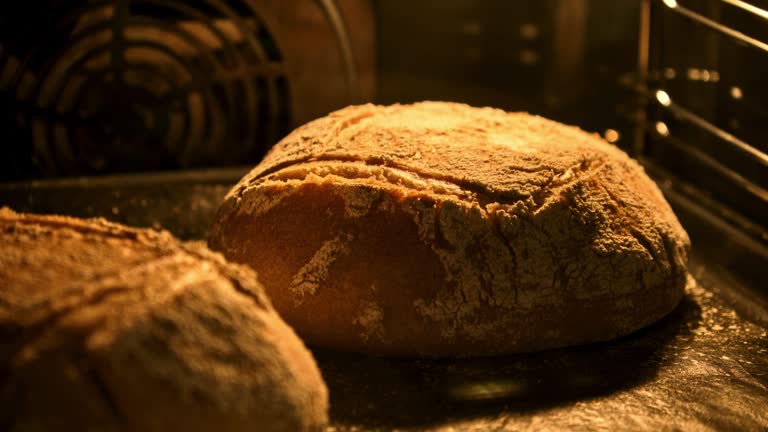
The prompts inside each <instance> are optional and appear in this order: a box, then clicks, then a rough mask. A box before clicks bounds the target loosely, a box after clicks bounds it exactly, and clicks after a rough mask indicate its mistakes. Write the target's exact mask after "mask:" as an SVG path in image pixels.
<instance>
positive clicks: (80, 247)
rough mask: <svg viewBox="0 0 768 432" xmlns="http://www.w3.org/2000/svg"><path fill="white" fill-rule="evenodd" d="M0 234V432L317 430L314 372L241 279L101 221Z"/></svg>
mask: <svg viewBox="0 0 768 432" xmlns="http://www.w3.org/2000/svg"><path fill="white" fill-rule="evenodd" d="M0 233H1V234H0V235H1V237H0V333H2V342H1V344H0V346H1V347H2V350H0V365H2V384H1V385H2V393H0V430H4V431H10V432H14V431H78V432H79V431H137V432H138V431H141V432H147V431H158V432H159V431H162V432H167V431H184V432H190V431H217V432H218V431H254V430H259V431H314V430H322V428H323V425H324V424H325V423H326V421H327V410H328V402H327V391H326V388H325V384H324V383H323V380H322V378H321V376H320V373H319V371H318V369H317V366H316V364H315V362H314V359H313V358H312V355H311V354H310V353H309V351H307V349H306V348H305V347H304V345H303V343H302V342H301V341H300V340H299V339H298V337H297V336H296V334H295V333H294V332H293V330H291V328H290V327H288V326H287V325H286V324H285V323H284V322H283V321H282V320H281V319H280V317H279V316H278V315H277V313H276V312H275V311H274V309H273V308H272V306H271V305H270V302H269V300H268V299H267V297H266V296H265V294H264V292H263V290H262V288H261V286H260V285H259V284H258V282H257V281H256V279H255V274H254V273H253V271H252V270H251V269H248V268H246V267H245V266H239V265H236V264H230V263H227V262H226V261H224V259H223V258H222V257H221V256H220V255H219V254H215V253H212V252H210V251H208V250H207V248H205V247H204V246H194V245H188V244H181V243H179V242H177V241H176V240H174V239H173V238H172V237H171V236H170V235H169V234H168V233H167V232H156V231H151V230H139V229H131V228H127V227H123V226H120V225H116V224H112V223H108V222H105V221H102V220H87V221H86V220H78V219H74V218H67V217H60V216H39V215H21V214H17V213H14V212H12V211H10V210H8V209H0Z"/></svg>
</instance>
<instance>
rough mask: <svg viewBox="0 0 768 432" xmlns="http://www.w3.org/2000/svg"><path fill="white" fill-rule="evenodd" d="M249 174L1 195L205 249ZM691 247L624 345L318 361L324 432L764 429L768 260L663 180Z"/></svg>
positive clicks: (62, 184)
mask: <svg viewBox="0 0 768 432" xmlns="http://www.w3.org/2000/svg"><path fill="white" fill-rule="evenodd" d="M246 171H247V168H245V167H236V168H226V169H220V170H204V171H184V172H174V173H157V174H138V175H121V176H109V177H99V178H79V179H66V180H46V181H34V182H24V183H6V184H0V205H8V206H10V207H11V208H13V209H15V210H17V211H32V212H41V213H61V214H70V215H75V216H81V217H93V216H103V217H106V218H107V219H110V220H114V221H117V222H122V223H126V224H129V225H134V226H144V227H152V226H154V227H164V228H166V229H168V230H170V231H171V232H173V233H174V234H176V235H177V236H179V237H181V238H183V239H186V240H200V239H204V237H205V232H206V229H207V227H208V225H209V223H210V221H211V219H212V218H213V216H214V213H215V211H216V208H217V207H218V205H219V203H220V202H221V200H222V198H223V196H224V194H225V193H226V192H227V191H228V190H229V188H230V187H231V185H232V184H234V183H235V182H236V181H237V180H238V179H239V178H240V177H241V176H242V175H243V174H244V173H245V172H246ZM656 179H657V180H658V181H659V183H660V184H661V185H662V189H663V190H664V192H665V194H666V195H667V197H668V199H669V200H670V202H671V203H672V205H673V207H674V208H675V212H676V213H677V214H678V216H679V217H680V219H681V221H682V223H683V225H684V226H685V227H686V229H687V230H688V232H689V234H690V235H691V238H692V240H693V244H694V250H693V257H692V261H691V274H692V277H693V280H694V281H695V282H694V283H692V284H690V286H689V287H688V289H687V293H686V295H685V297H684V298H683V300H682V302H681V303H680V305H679V306H678V307H677V308H676V309H675V310H674V311H673V312H672V313H671V314H670V315H669V316H667V317H666V318H664V319H662V320H661V321H660V322H658V323H656V324H654V325H652V326H650V327H648V328H646V329H643V330H641V331H638V332H636V333H634V334H632V335H629V336H627V337H624V338H621V339H618V340H615V341H611V342H606V343H598V344H592V345H586V346H580V347H571V348H564V349H558V350H549V351H544V352H539V353H532V354H525V355H514V356H504V357H492V358H481V359H462V360H424V359H387V358H375V357H367V356H363V355H357V354H348V353H338V352H331V351H326V350H318V349H315V350H313V351H314V353H315V356H316V358H317V360H318V363H319V365H320V368H321V370H322V372H323V375H324V377H325V380H326V382H327V384H328V387H329V390H330V399H331V426H329V427H328V430H329V431H379V430H381V431H388V430H402V431H408V430H412V431H433V430H434V431H464V430H467V431H473V430H476V431H494V430H498V431H503V430H519V429H530V430H575V429H578V430H607V431H613V430H648V431H658V430H729V431H730V430H768V334H767V333H768V295H766V292H765V290H766V286H765V282H766V281H768V271H767V270H766V269H768V252H766V248H765V245H764V243H762V242H760V241H759V240H756V239H754V238H751V237H749V236H746V235H744V234H742V233H741V232H740V231H739V230H737V229H735V228H733V227H732V226H730V225H728V224H726V223H724V222H723V221H722V220H721V219H720V218H718V217H717V216H716V215H715V214H713V213H712V212H711V211H709V210H707V209H706V208H704V207H702V206H700V205H699V203H697V201H696V200H693V199H691V197H690V196H689V195H688V194H686V193H684V190H683V189H681V188H680V187H677V186H676V184H677V183H676V182H674V181H670V180H669V179H659V178H658V177H657V178H656Z"/></svg>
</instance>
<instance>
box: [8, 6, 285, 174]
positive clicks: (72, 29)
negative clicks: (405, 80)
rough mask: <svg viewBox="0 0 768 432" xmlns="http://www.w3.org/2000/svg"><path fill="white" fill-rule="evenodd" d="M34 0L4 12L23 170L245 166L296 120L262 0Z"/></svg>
mask: <svg viewBox="0 0 768 432" xmlns="http://www.w3.org/2000/svg"><path fill="white" fill-rule="evenodd" d="M14 3H15V2H14ZM33 3H35V4H34V5H32V6H26V7H21V8H15V9H18V12H16V11H14V13H13V14H8V13H4V15H3V16H2V17H0V19H2V21H0V28H2V29H5V30H0V32H1V33H0V37H2V39H0V95H1V96H2V99H0V101H1V103H2V104H3V105H4V107H3V108H4V109H3V114H2V121H3V122H5V123H6V124H5V125H3V130H5V131H8V132H7V133H8V134H10V135H6V139H8V141H6V143H5V144H4V145H5V146H6V147H8V146H14V149H13V150H11V151H5V152H4V153H5V154H10V155H11V157H10V159H6V161H5V164H9V162H10V165H12V166H10V167H9V169H10V170H12V171H16V172H15V174H14V175H15V176H16V177H17V178H18V177H22V176H30V175H32V176H36V175H43V176H57V175H72V174H92V173H101V172H120V171H135V170H141V171H146V170H152V169H169V168H171V169H172V168H177V167H193V166H212V165H226V164H231V163H242V162H245V161H249V160H255V159H256V158H258V156H259V155H260V154H262V153H263V152H264V150H265V148H266V147H267V146H268V145H270V144H271V143H273V142H274V141H275V140H276V139H277V138H278V137H279V136H280V135H282V134H283V133H285V132H286V130H287V129H288V127H289V124H290V107H289V102H288V85H287V80H286V78H285V74H284V71H283V67H282V64H281V60H282V56H281V52H280V49H279V47H278V46H277V44H276V42H275V40H274V39H273V38H272V37H271V35H270V32H269V31H268V29H267V28H266V27H265V25H264V23H263V22H262V21H260V20H259V15H258V14H257V11H256V10H255V7H254V6H253V4H251V3H248V2H232V1H216V0H197V1H188V0H112V1H77V2H76V1H48V2H33ZM6 150H8V149H6Z"/></svg>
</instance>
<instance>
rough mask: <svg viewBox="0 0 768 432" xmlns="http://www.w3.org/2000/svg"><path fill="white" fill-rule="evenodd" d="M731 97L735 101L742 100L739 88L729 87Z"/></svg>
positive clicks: (742, 95) (742, 94)
mask: <svg viewBox="0 0 768 432" xmlns="http://www.w3.org/2000/svg"><path fill="white" fill-rule="evenodd" d="M731 97H732V98H734V99H737V100H738V99H741V98H743V97H744V93H742V91H741V87H736V86H733V87H731Z"/></svg>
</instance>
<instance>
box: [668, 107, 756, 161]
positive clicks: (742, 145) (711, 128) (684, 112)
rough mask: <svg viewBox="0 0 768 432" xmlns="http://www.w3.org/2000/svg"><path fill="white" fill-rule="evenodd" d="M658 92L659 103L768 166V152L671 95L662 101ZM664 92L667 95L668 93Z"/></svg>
mask: <svg viewBox="0 0 768 432" xmlns="http://www.w3.org/2000/svg"><path fill="white" fill-rule="evenodd" d="M656 94H657V96H656V99H657V101H658V102H659V105H661V106H662V107H663V108H665V109H667V110H669V111H670V112H671V113H672V114H673V115H675V116H676V117H677V118H680V119H681V120H684V121H687V122H688V123H691V124H693V125H694V126H697V127H699V128H700V129H703V130H705V131H707V132H709V133H710V134H712V135H714V136H716V137H718V138H720V139H721V140H723V141H725V142H727V143H728V144H731V145H733V146H735V147H736V148H738V149H739V150H741V151H742V152H744V153H746V154H747V155H749V156H750V157H751V158H753V159H755V160H756V161H757V162H758V163H760V164H761V165H763V166H765V167H766V168H768V154H765V153H763V152H762V151H760V150H758V149H756V148H755V147H753V146H751V145H749V144H748V143H746V142H744V141H742V140H740V139H739V138H737V137H735V136H733V135H731V134H730V133H728V132H726V131H724V130H722V129H720V128H719V127H717V126H715V125H714V124H712V123H711V122H709V121H707V120H706V119H704V118H702V117H701V116H699V115H697V114H696V113H694V112H692V111H690V110H688V109H687V108H685V107H683V106H681V105H679V104H676V103H675V102H674V101H672V99H671V98H669V96H666V99H665V100H663V101H662V100H660V98H659V96H658V94H659V93H658V92H657V93H656ZM664 94H665V95H666V93H664Z"/></svg>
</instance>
